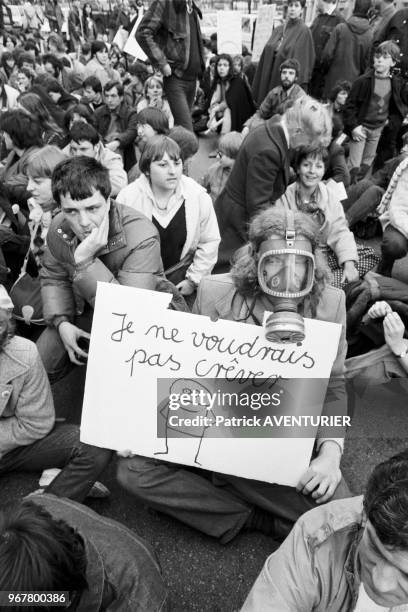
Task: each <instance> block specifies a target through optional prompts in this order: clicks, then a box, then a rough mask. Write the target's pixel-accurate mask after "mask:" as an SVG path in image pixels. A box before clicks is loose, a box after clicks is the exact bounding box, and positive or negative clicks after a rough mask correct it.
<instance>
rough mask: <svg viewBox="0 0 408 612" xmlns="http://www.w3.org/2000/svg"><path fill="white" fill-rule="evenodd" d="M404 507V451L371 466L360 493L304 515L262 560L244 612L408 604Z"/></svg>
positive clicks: (407, 475)
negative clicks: (365, 483)
mask: <svg viewBox="0 0 408 612" xmlns="http://www.w3.org/2000/svg"><path fill="white" fill-rule="evenodd" d="M407 507H408V452H407V451H404V452H402V453H400V454H399V455H395V456H394V457H391V459H388V460H387V461H384V462H383V463H380V465H378V466H377V467H376V468H375V469H374V471H373V473H372V475H371V477H370V478H369V480H368V484H367V490H366V493H365V495H364V499H363V497H362V496H360V497H351V498H348V499H343V500H338V501H333V502H330V503H328V504H326V505H325V506H321V507H319V508H316V509H314V510H311V511H310V512H308V513H307V514H305V515H303V516H302V517H301V518H300V519H299V520H298V521H297V523H296V525H295V526H294V528H293V529H292V531H291V533H290V534H289V536H288V537H287V538H286V540H285V541H284V542H283V544H282V545H281V546H280V548H279V549H278V550H277V551H276V552H274V553H273V554H272V555H271V556H270V557H269V558H268V559H267V560H266V563H265V565H264V567H263V569H262V571H261V573H260V575H259V576H258V578H257V580H256V582H255V584H254V586H253V587H252V590H251V592H250V593H249V596H248V598H247V600H246V602H245V603H244V606H243V608H242V612H259V611H260V610H265V611H266V610H268V612H285V611H287V612H289V610H290V612H294V611H295V610H296V611H299V612H312V610H313V611H315V612H318V611H321V612H326V611H327V610H330V611H331V612H343V611H345V610H361V611H362V612H366V611H368V610H370V611H371V610H384V611H385V610H397V609H399V608H398V606H401V605H404V604H408V521H407ZM394 606H395V607H394ZM404 609H405V605H404Z"/></svg>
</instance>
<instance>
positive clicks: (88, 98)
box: [81, 76, 103, 111]
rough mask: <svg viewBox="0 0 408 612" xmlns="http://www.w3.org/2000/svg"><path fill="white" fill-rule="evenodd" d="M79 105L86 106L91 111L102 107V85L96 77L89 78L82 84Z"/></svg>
mask: <svg viewBox="0 0 408 612" xmlns="http://www.w3.org/2000/svg"><path fill="white" fill-rule="evenodd" d="M82 90H83V93H82V98H81V103H82V104H87V105H88V106H89V108H90V109H91V110H93V111H94V110H96V109H97V108H99V107H100V106H102V105H103V98H102V83H101V82H100V80H99V79H98V77H96V76H89V77H87V78H86V79H84V81H83V82H82Z"/></svg>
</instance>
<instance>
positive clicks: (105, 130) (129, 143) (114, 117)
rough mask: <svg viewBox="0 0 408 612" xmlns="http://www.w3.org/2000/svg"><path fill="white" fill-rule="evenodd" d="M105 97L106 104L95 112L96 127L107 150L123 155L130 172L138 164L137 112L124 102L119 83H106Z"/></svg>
mask: <svg viewBox="0 0 408 612" xmlns="http://www.w3.org/2000/svg"><path fill="white" fill-rule="evenodd" d="M103 95H104V100H105V104H103V105H102V106H100V107H99V108H98V109H97V110H96V111H95V115H94V117H95V127H96V129H97V130H98V132H99V133H100V134H101V136H102V138H103V141H104V143H105V144H106V146H107V148H108V149H110V150H111V151H114V152H115V153H116V152H118V153H119V152H120V154H121V155H123V165H124V167H125V170H126V171H128V170H130V168H131V167H132V166H133V165H134V164H135V163H136V156H135V146H134V145H135V138H136V135H137V120H136V110H135V109H134V108H130V107H129V106H127V104H126V103H125V102H124V100H123V85H122V83H120V82H119V81H109V82H108V83H106V85H105V86H104V88H103Z"/></svg>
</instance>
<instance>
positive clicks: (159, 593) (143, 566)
mask: <svg viewBox="0 0 408 612" xmlns="http://www.w3.org/2000/svg"><path fill="white" fill-rule="evenodd" d="M30 501H32V502H34V503H36V504H38V505H40V506H42V507H43V508H44V509H45V510H47V511H48V512H49V513H50V514H51V516H52V517H53V518H54V519H56V520H64V521H65V522H66V523H68V525H70V526H71V527H72V528H73V529H75V530H76V531H77V533H78V534H79V535H80V536H81V538H82V540H83V541H84V544H85V553H86V580H87V582H88V589H87V590H86V591H84V592H83V593H82V595H81V598H80V601H79V604H78V607H77V608H76V610H77V611H78V612H99V610H106V612H113V611H115V612H130V611H132V612H165V611H166V610H168V600H167V592H166V587H165V586H164V583H163V579H162V576H161V571H160V566H159V563H158V561H157V558H156V555H155V553H154V551H153V549H152V548H151V547H150V545H149V544H148V543H147V542H146V541H145V540H143V539H142V538H141V537H139V536H138V535H137V534H136V533H135V532H134V531H131V530H130V529H128V528H127V527H125V526H124V525H121V524H120V523H117V522H116V521H113V520H111V519H108V518H106V517H104V516H100V515H99V514H97V513H96V512H94V511H93V510H91V509H90V508H87V507H86V506H83V505H82V504H78V503H76V502H74V501H72V500H70V499H61V498H59V497H55V496H54V495H49V494H44V495H34V496H32V497H30Z"/></svg>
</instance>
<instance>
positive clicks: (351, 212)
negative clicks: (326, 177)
mask: <svg viewBox="0 0 408 612" xmlns="http://www.w3.org/2000/svg"><path fill="white" fill-rule="evenodd" d="M383 193H384V189H382V188H381V187H378V186H377V185H373V184H372V182H371V181H370V180H368V179H364V180H362V181H359V182H358V183H356V184H355V185H351V186H350V187H349V188H348V189H347V195H348V197H347V199H346V200H343V202H342V204H343V208H344V212H345V213H346V219H347V221H348V224H349V226H350V227H353V225H355V224H356V223H357V221H362V220H363V219H365V218H366V217H367V215H368V214H369V213H371V212H375V210H376V208H377V206H378V205H379V203H380V202H381V198H382V196H383Z"/></svg>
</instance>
